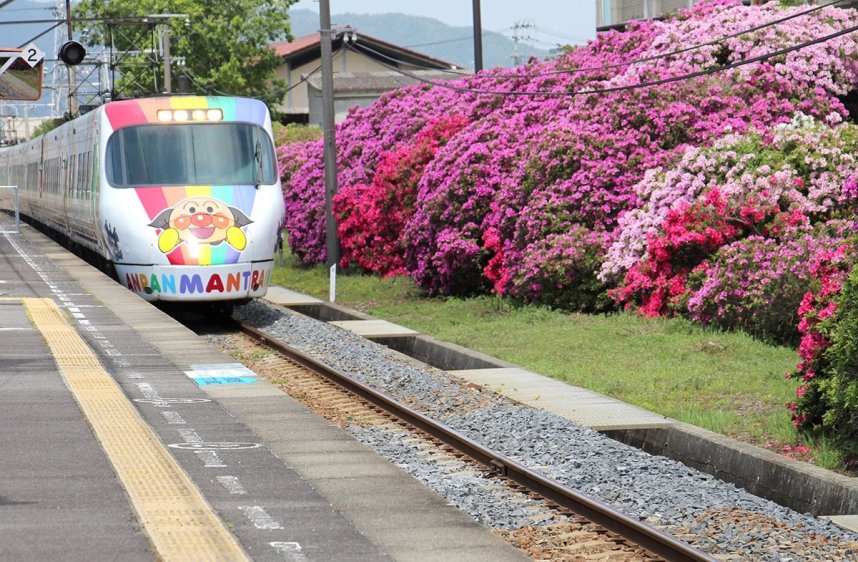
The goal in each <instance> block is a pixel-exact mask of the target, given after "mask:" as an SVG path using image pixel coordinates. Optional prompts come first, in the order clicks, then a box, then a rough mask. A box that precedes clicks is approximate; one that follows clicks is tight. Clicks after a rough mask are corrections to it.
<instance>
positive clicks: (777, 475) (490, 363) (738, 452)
mask: <svg viewBox="0 0 858 562" xmlns="http://www.w3.org/2000/svg"><path fill="white" fill-rule="evenodd" d="M275 302H276V301H275ZM280 304H281V305H282V306H285V307H287V308H289V309H291V310H293V311H295V312H298V313H300V314H303V315H305V316H309V317H311V318H314V319H316V320H320V321H323V322H343V321H359V320H362V321H378V320H377V319H376V318H374V317H372V316H369V315H366V314H362V313H360V312H356V311H353V310H349V309H347V308H344V307H341V306H339V305H336V304H332V303H326V302H322V301H314V302H307V303H300V304H294V303H280ZM365 337H367V338H368V339H370V340H372V341H374V342H376V343H379V344H381V345H384V346H387V347H389V348H390V349H392V350H394V351H397V352H399V353H402V354H403V355H406V356H408V357H411V358H412V359H415V360H417V361H420V362H423V363H426V364H428V365H431V366H433V367H436V368H438V369H441V370H444V371H457V370H465V369H491V368H501V369H503V368H515V367H518V366H517V365H512V364H510V363H507V362H504V361H501V360H500V359H497V358H494V357H491V356H489V355H486V354H483V353H479V352H476V351H472V350H470V349H466V348H463V347H461V346H458V345H454V344H450V343H446V342H441V341H438V340H436V339H434V338H432V337H429V336H425V335H422V334H416V333H414V334H403V335H395V336H391V335H381V336H374V335H369V336H365ZM602 433H604V434H605V435H607V436H608V437H610V438H612V439H615V440H617V441H620V442H622V443H625V444H627V445H631V446H634V447H637V448H639V449H643V450H644V451H646V452H648V453H650V454H653V455H662V456H665V457H668V458H670V459H673V460H676V461H679V462H681V463H683V464H685V465H687V466H689V467H692V468H695V469H697V470H700V471H701V472H705V473H708V474H711V475H713V476H715V477H717V478H719V479H721V480H724V481H726V482H730V483H733V484H735V485H736V486H738V487H741V488H744V489H746V490H748V491H749V492H751V493H753V494H754V495H757V496H759V497H762V498H765V499H768V500H771V501H773V502H775V503H778V504H780V505H783V506H786V507H789V508H792V509H794V510H796V511H799V512H802V513H812V514H814V515H817V516H826V517H831V519H832V520H834V522H835V523H837V524H839V525H841V526H844V527H847V528H850V529H852V530H858V515H855V514H858V483H856V482H855V480H856V479H854V478H850V477H847V476H842V475H840V474H837V473H834V472H831V471H828V470H825V469H822V468H819V467H816V466H813V465H811V464H808V463H805V462H800V461H795V460H792V459H789V458H786V457H783V456H781V455H778V454H776V453H773V452H771V451H767V450H765V449H761V448H759V447H755V446H753V445H747V444H745V443H742V442H739V441H736V440H734V439H730V438H728V437H724V436H723V435H719V434H717V433H713V432H711V431H706V430H704V429H701V428H699V427H695V426H692V425H688V424H683V423H680V422H673V423H671V424H670V425H669V426H667V427H656V428H645V429H638V428H633V429H612V430H603V431H602Z"/></svg>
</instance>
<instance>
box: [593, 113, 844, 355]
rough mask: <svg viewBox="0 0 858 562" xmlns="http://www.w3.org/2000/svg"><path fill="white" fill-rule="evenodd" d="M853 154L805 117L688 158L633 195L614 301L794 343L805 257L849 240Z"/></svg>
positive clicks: (615, 247) (620, 238)
mask: <svg viewBox="0 0 858 562" xmlns="http://www.w3.org/2000/svg"><path fill="white" fill-rule="evenodd" d="M836 120H837V119H834V121H836ZM856 149H858V142H856V128H855V127H854V126H852V125H846V124H843V125H838V126H834V127H831V126H828V125H826V124H822V123H818V122H815V121H813V120H812V119H809V118H807V117H806V116H801V115H799V116H797V117H796V118H795V119H794V120H793V122H792V123H790V124H785V125H780V126H777V127H774V128H773V129H772V130H770V131H767V132H766V133H764V134H760V133H752V134H749V135H743V136H735V135H731V136H728V137H725V138H723V139H721V140H719V141H717V142H716V143H715V144H714V145H713V146H712V147H709V148H702V149H700V148H695V149H690V150H688V151H686V152H685V154H684V155H683V157H682V158H681V159H680V161H679V162H678V164H677V165H675V166H674V167H672V168H671V169H669V170H668V171H667V172H661V171H658V170H656V171H650V172H649V173H648V174H647V176H646V178H645V179H644V180H643V181H642V182H640V183H639V184H638V185H637V186H636V188H635V189H636V191H637V193H638V195H639V196H640V197H641V199H642V200H643V201H644V202H643V203H642V205H641V206H639V207H638V208H637V209H635V210H633V211H630V212H629V213H627V214H626V215H625V216H623V217H622V219H621V220H620V225H619V228H618V229H617V231H616V239H615V241H614V243H613V244H612V245H611V247H610V248H609V249H608V252H607V253H608V257H607V259H606V260H605V261H604V264H603V265H602V271H601V273H600V276H601V277H602V278H603V279H611V278H615V277H616V276H617V273H618V272H620V273H622V275H623V276H624V277H623V279H622V281H621V282H619V286H618V287H617V288H616V289H614V290H612V292H611V294H612V296H613V297H614V298H615V299H616V301H617V302H618V303H620V304H623V305H624V306H625V307H627V308H636V309H638V310H639V311H640V312H641V313H643V314H645V315H649V316H658V315H665V314H678V315H687V316H689V317H691V318H692V319H694V320H697V321H700V322H702V323H705V324H713V325H716V326H720V327H724V328H742V329H745V330H747V331H749V332H750V333H753V334H755V335H758V336H761V337H766V338H773V339H775V340H778V341H790V340H792V339H794V338H795V337H796V335H797V332H796V324H797V322H796V320H795V316H794V315H795V311H796V308H797V306H798V301H799V299H800V295H802V294H804V292H805V291H807V290H810V288H811V285H812V284H813V282H814V277H813V276H812V275H811V274H810V271H809V269H808V268H809V265H808V264H809V261H808V258H809V257H811V256H813V255H815V253H816V252H819V251H823V250H825V249H826V248H830V247H831V246H832V245H833V244H837V243H840V242H842V241H843V240H844V239H846V238H848V237H849V236H850V235H851V228H852V226H853V224H854V223H853V222H851V221H850V222H847V223H843V222H842V221H840V220H839V219H851V218H852V217H853V215H854V213H855V210H856V206H855V202H856V179H855V174H856V162H855V157H854V154H855V153H856Z"/></svg>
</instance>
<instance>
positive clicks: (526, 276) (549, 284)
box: [487, 226, 610, 312]
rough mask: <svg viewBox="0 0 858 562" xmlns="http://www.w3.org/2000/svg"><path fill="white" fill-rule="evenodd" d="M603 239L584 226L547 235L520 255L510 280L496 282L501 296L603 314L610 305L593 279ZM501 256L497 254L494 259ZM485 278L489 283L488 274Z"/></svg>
mask: <svg viewBox="0 0 858 562" xmlns="http://www.w3.org/2000/svg"><path fill="white" fill-rule="evenodd" d="M604 236H605V235H604V233H602V232H599V231H595V230H590V229H588V228H587V227H584V226H573V227H572V228H571V229H570V230H569V231H568V232H564V233H558V234H549V235H548V236H547V237H546V238H544V239H542V240H539V241H537V242H534V243H532V244H530V245H529V246H527V248H525V249H524V251H522V252H520V253H519V260H520V263H519V266H518V267H516V268H515V270H514V272H513V273H511V274H509V275H511V276H510V277H509V278H506V277H500V278H497V281H499V282H500V283H502V285H503V287H504V288H505V290H504V291H503V292H506V293H508V294H509V295H510V296H512V297H515V298H519V299H522V300H525V301H539V302H542V303H545V304H547V305H549V306H551V307H555V308H561V309H565V310H581V311H585V312H597V311H601V310H604V309H605V308H607V307H608V306H609V303H610V301H609V299H608V297H607V294H606V293H605V287H604V285H602V283H601V282H600V281H599V280H598V279H597V278H596V274H597V272H598V268H599V263H600V262H601V259H602V254H603V251H604V247H605V241H604ZM502 255H503V254H502V253H498V254H496V255H495V257H496V258H497V257H501V256H502ZM490 265H491V264H490ZM487 276H488V277H489V278H490V279H492V275H491V274H490V273H489V272H487ZM507 288H508V290H507ZM499 292H500V291H499Z"/></svg>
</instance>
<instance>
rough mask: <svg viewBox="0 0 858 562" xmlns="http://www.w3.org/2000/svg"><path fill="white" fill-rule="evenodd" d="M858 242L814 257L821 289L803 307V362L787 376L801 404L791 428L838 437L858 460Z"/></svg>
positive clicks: (795, 407) (813, 268)
mask: <svg viewBox="0 0 858 562" xmlns="http://www.w3.org/2000/svg"><path fill="white" fill-rule="evenodd" d="M855 245H856V240H855V239H852V240H850V241H849V242H848V243H844V244H841V245H839V246H838V247H836V248H834V249H833V250H829V251H826V252H822V253H820V254H819V255H817V256H816V257H815V259H814V260H813V262H812V263H811V272H812V273H813V275H814V276H815V277H816V278H817V279H818V282H819V284H818V287H817V288H816V289H815V290H814V291H808V292H807V293H806V294H805V295H804V297H803V299H802V301H801V305H800V307H799V315H800V317H801V322H800V323H799V332H801V335H802V337H801V343H800V345H799V349H798V354H799V358H800V359H801V360H800V362H799V364H798V365H797V366H796V370H795V371H794V372H792V373H788V375H787V376H789V377H791V378H794V379H797V380H798V381H799V386H798V387H797V388H796V400H795V401H794V402H791V403H790V404H789V405H788V406H789V408H790V411H791V413H792V423H793V425H795V426H796V427H797V428H798V429H800V430H802V431H807V432H813V431H816V430H822V431H823V432H828V433H829V434H834V435H837V436H838V437H839V438H840V441H841V443H842V444H843V445H844V446H845V448H846V449H847V450H848V449H851V450H852V453H851V454H852V456H853V457H854V455H855V440H854V438H855V437H856V436H858V424H856V421H855V420H856V419H858V365H856V359H855V358H856V357H858V273H856V270H855V268H854V266H855V247H856V246H855Z"/></svg>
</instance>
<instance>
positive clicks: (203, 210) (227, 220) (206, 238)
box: [149, 197, 253, 254]
mask: <svg viewBox="0 0 858 562" xmlns="http://www.w3.org/2000/svg"><path fill="white" fill-rule="evenodd" d="M251 222H253V221H252V220H250V218H248V216H247V215H245V214H244V213H242V212H241V211H240V210H239V209H236V208H235V207H230V206H228V205H226V204H225V203H224V202H223V201H219V200H217V199H213V198H211V197H188V198H186V199H182V200H181V201H179V202H178V203H176V205H175V206H174V207H173V208H171V209H164V210H163V211H161V212H160V213H158V216H157V217H155V219H154V220H153V221H152V222H151V223H149V226H151V227H154V228H160V229H161V230H162V232H161V234H160V235H159V236H158V249H159V250H161V251H162V252H163V253H165V254H166V253H169V252H172V251H173V250H174V249H175V248H176V246H178V245H179V244H181V243H183V242H184V243H189V244H191V243H192V244H211V245H216V244H220V243H221V242H223V241H226V243H227V244H229V245H230V246H232V247H233V248H235V249H236V250H239V251H241V250H243V249H244V248H245V247H246V246H247V236H245V234H244V232H243V231H242V230H241V227H242V226H246V225H248V224H250V223H251Z"/></svg>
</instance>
